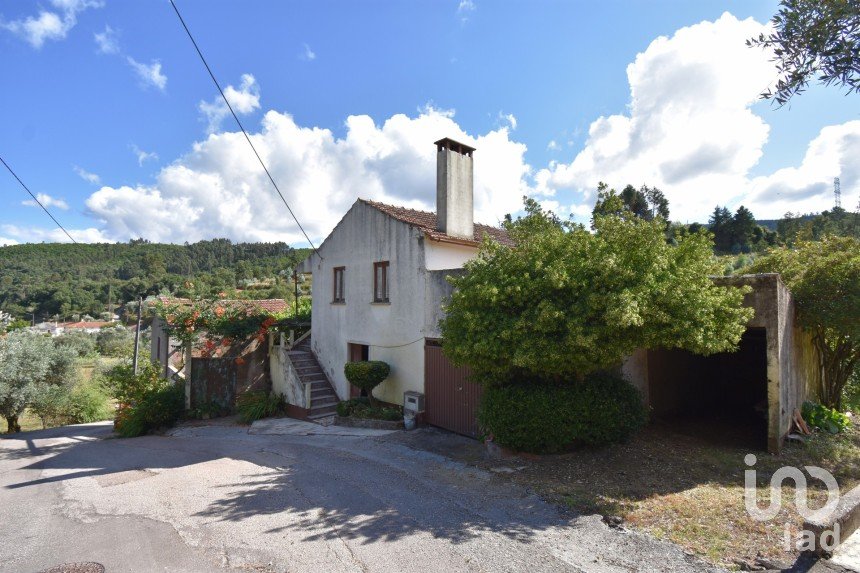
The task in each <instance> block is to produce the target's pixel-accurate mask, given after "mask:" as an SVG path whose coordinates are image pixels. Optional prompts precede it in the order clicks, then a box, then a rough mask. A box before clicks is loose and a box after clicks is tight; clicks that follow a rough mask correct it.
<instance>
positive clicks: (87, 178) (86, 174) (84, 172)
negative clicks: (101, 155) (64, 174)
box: [72, 165, 101, 185]
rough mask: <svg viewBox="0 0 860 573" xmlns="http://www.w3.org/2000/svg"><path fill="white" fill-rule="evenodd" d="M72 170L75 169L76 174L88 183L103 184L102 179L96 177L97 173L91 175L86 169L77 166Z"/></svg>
mask: <svg viewBox="0 0 860 573" xmlns="http://www.w3.org/2000/svg"><path fill="white" fill-rule="evenodd" d="M72 169H74V171H75V173H77V174H78V177H80V178H81V179H83V180H84V181H88V182H90V183H94V184H96V185H98V184H99V183H101V178H100V177H99V176H98V175H96V174H95V173H90V172H89V171H87V170H86V169H83V168H81V167H78V166H77V165H75V166H74V167H73V168H72Z"/></svg>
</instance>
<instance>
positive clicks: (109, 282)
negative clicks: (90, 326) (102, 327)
mask: <svg viewBox="0 0 860 573" xmlns="http://www.w3.org/2000/svg"><path fill="white" fill-rule="evenodd" d="M112 286H113V285H112V283H111V280H110V279H108V304H107V313H108V322H113V312H111V309H110V306H111V304H110V303H111V296H112V295H113V292H112V291H111V287H112Z"/></svg>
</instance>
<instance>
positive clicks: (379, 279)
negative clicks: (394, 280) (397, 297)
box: [373, 261, 390, 302]
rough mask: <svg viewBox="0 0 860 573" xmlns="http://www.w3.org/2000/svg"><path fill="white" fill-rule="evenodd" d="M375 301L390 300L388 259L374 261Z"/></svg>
mask: <svg viewBox="0 0 860 573" xmlns="http://www.w3.org/2000/svg"><path fill="white" fill-rule="evenodd" d="M373 302H390V301H389V299H388V261H382V262H379V263H373Z"/></svg>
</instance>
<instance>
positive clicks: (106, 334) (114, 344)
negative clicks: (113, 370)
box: [96, 325, 134, 357]
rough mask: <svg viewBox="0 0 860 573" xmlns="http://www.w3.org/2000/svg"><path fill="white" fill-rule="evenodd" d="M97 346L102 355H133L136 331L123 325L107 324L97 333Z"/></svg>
mask: <svg viewBox="0 0 860 573" xmlns="http://www.w3.org/2000/svg"><path fill="white" fill-rule="evenodd" d="M96 347H97V348H98V351H99V354H101V355H102V356H116V357H128V356H131V354H132V352H134V333H133V332H132V331H131V330H129V329H127V328H125V327H124V326H121V325H117V326H106V327H104V328H102V329H101V330H99V333H98V334H97V335H96Z"/></svg>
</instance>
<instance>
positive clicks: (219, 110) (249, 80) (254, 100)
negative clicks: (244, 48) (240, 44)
mask: <svg viewBox="0 0 860 573" xmlns="http://www.w3.org/2000/svg"><path fill="white" fill-rule="evenodd" d="M224 97H226V98H227V101H229V102H230V106H231V107H232V108H233V111H235V112H236V114H237V115H247V114H249V113H251V112H253V111H255V110H258V109H260V86H259V85H258V84H257V80H256V79H255V78H254V76H252V75H251V74H242V83H241V84H240V85H239V89H236V88H235V87H233V86H232V85H228V86H227V89H225V90H224ZM198 109H199V110H200V113H202V114H203V115H204V116H205V119H206V122H207V128H206V130H207V132H208V133H210V134H211V133H215V132H217V131H218V130H219V129H221V122H222V121H224V118H226V117H227V116H228V115H229V114H230V110H229V109H228V108H227V104H225V103H224V99H223V98H222V97H221V95H220V94H219V95H217V96H216V97H215V99H213V100H212V101H211V102H207V101H201V102H200V104H199V106H198Z"/></svg>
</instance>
